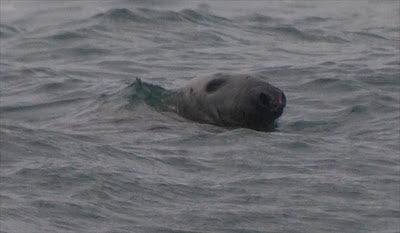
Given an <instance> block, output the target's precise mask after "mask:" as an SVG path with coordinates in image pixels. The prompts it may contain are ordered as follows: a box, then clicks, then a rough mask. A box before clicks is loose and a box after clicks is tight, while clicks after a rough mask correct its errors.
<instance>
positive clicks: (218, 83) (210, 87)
mask: <svg viewBox="0 0 400 233" xmlns="http://www.w3.org/2000/svg"><path fill="white" fill-rule="evenodd" d="M225 82H226V80H225V79H220V78H217V79H213V80H211V81H210V82H208V83H207V86H206V92H207V93H212V92H214V91H216V90H218V89H219V88H221V87H222V86H223V85H224V84H225Z"/></svg>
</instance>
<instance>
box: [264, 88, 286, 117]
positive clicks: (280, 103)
mask: <svg viewBox="0 0 400 233" xmlns="http://www.w3.org/2000/svg"><path fill="white" fill-rule="evenodd" d="M259 100H260V103H261V104H262V105H263V106H264V107H267V108H268V109H269V110H270V111H271V112H280V111H282V110H283V108H284V107H285V105H286V96H285V94H283V92H280V93H278V94H276V95H274V96H272V95H269V94H266V93H264V92H261V93H260V94H259Z"/></svg>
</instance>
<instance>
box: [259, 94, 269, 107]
mask: <svg viewBox="0 0 400 233" xmlns="http://www.w3.org/2000/svg"><path fill="white" fill-rule="evenodd" d="M270 100H271V98H270V97H269V96H268V95H266V94H264V93H262V92H261V94H260V102H261V103H262V104H263V105H268V103H269V101H270Z"/></svg>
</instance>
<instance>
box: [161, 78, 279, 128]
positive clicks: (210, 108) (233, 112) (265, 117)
mask: <svg viewBox="0 0 400 233" xmlns="http://www.w3.org/2000/svg"><path fill="white" fill-rule="evenodd" d="M163 102H164V103H165V104H166V105H167V106H168V110H169V111H173V112H176V113H177V114H179V115H181V116H183V117H184V118H187V119H190V120H193V121H196V122H200V123H208V124H214V125H217V126H224V127H244V128H250V129H256V130H260V129H263V128H264V127H265V126H267V125H270V124H271V123H273V122H274V121H275V120H276V119H277V118H279V117H280V116H281V115H282V113H283V109H284V107H285V105H286V97H285V94H284V93H283V91H281V90H280V89H279V88H277V87H274V86H272V85H271V84H269V83H268V82H266V81H265V80H264V79H262V78H259V77H255V76H252V75H245V74H229V73H216V74H212V75H207V76H200V77H196V78H194V79H192V80H190V81H189V82H188V83H187V84H186V86H184V87H183V88H180V89H177V90H175V91H170V92H165V94H164V95H163Z"/></svg>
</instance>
